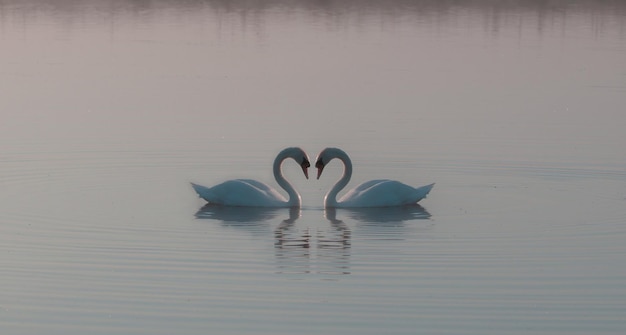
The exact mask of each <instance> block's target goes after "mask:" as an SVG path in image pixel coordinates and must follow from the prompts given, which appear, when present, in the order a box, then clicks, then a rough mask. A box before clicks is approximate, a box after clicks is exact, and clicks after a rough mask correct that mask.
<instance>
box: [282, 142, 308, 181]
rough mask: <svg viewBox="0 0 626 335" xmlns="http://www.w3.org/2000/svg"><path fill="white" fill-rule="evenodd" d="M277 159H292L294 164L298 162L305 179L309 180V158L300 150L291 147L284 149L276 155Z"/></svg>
mask: <svg viewBox="0 0 626 335" xmlns="http://www.w3.org/2000/svg"><path fill="white" fill-rule="evenodd" d="M278 157H283V159H284V158H287V157H291V158H293V159H294V160H295V161H296V162H298V164H300V168H302V172H303V173H304V176H305V177H306V179H309V168H310V167H311V163H310V162H309V156H307V154H306V152H304V150H302V148H298V147H292V148H287V149H284V150H283V151H282V152H281V153H280V154H278ZM278 157H277V158H278Z"/></svg>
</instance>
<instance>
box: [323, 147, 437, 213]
mask: <svg viewBox="0 0 626 335" xmlns="http://www.w3.org/2000/svg"><path fill="white" fill-rule="evenodd" d="M334 158H338V159H339V160H340V161H341V162H342V163H343V165H344V170H343V176H342V177H341V179H339V181H337V183H335V185H334V186H333V187H332V188H331V189H330V190H329V191H328V193H326V196H325V197H324V207H337V208H356V207H392V206H405V205H414V204H416V203H417V202H418V201H420V200H422V199H423V198H425V197H426V195H428V193H429V192H430V190H431V189H432V188H433V186H434V185H435V184H434V183H433V184H429V185H425V186H421V187H417V188H415V187H413V186H409V185H407V184H403V183H401V182H399V181H396V180H388V179H378V180H370V181H367V182H364V183H363V184H361V185H359V186H357V187H355V188H353V189H351V190H349V191H348V192H347V193H346V194H345V195H344V196H342V197H341V198H340V199H339V201H337V194H338V193H339V192H340V191H341V190H342V189H343V188H344V187H346V185H348V182H349V181H350V178H351V177H352V161H351V160H350V157H348V154H346V153H345V151H343V150H341V149H338V148H326V149H324V150H322V151H321V152H320V153H319V155H317V158H316V162H315V167H316V168H317V179H319V178H320V176H321V175H322V171H323V170H324V167H325V166H326V164H328V163H329V162H330V161H331V160H332V159H334Z"/></svg>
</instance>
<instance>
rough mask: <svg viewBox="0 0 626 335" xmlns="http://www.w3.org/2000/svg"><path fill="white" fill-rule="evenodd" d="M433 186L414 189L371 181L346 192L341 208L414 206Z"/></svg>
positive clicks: (396, 184) (383, 180) (386, 181)
mask: <svg viewBox="0 0 626 335" xmlns="http://www.w3.org/2000/svg"><path fill="white" fill-rule="evenodd" d="M433 185H434V184H431V185H426V186H422V187H419V188H415V187H412V186H409V185H407V184H404V183H401V182H399V181H395V180H386V179H382V180H371V181H368V182H365V183H363V184H361V185H359V186H357V187H355V188H354V189H352V190H350V191H348V193H346V194H345V195H344V196H343V197H341V199H339V205H340V206H341V207H390V206H402V205H409V204H415V203H417V202H418V201H420V200H422V199H423V198H424V197H425V196H426V195H427V194H428V192H430V190H431V189H432V187H433Z"/></svg>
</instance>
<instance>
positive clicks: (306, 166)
mask: <svg viewBox="0 0 626 335" xmlns="http://www.w3.org/2000/svg"><path fill="white" fill-rule="evenodd" d="M310 166H311V163H309V161H308V160H306V159H305V160H304V161H303V162H302V164H301V165H300V167H302V172H304V176H305V177H306V179H309V167H310Z"/></svg>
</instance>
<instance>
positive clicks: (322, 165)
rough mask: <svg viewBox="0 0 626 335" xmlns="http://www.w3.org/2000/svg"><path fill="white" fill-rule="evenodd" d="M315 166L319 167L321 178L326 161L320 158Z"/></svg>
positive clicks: (318, 171) (318, 177)
mask: <svg viewBox="0 0 626 335" xmlns="http://www.w3.org/2000/svg"><path fill="white" fill-rule="evenodd" d="M315 167H316V168H317V179H320V176H321V175H322V171H324V162H322V160H321V159H318V160H317V162H315Z"/></svg>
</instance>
